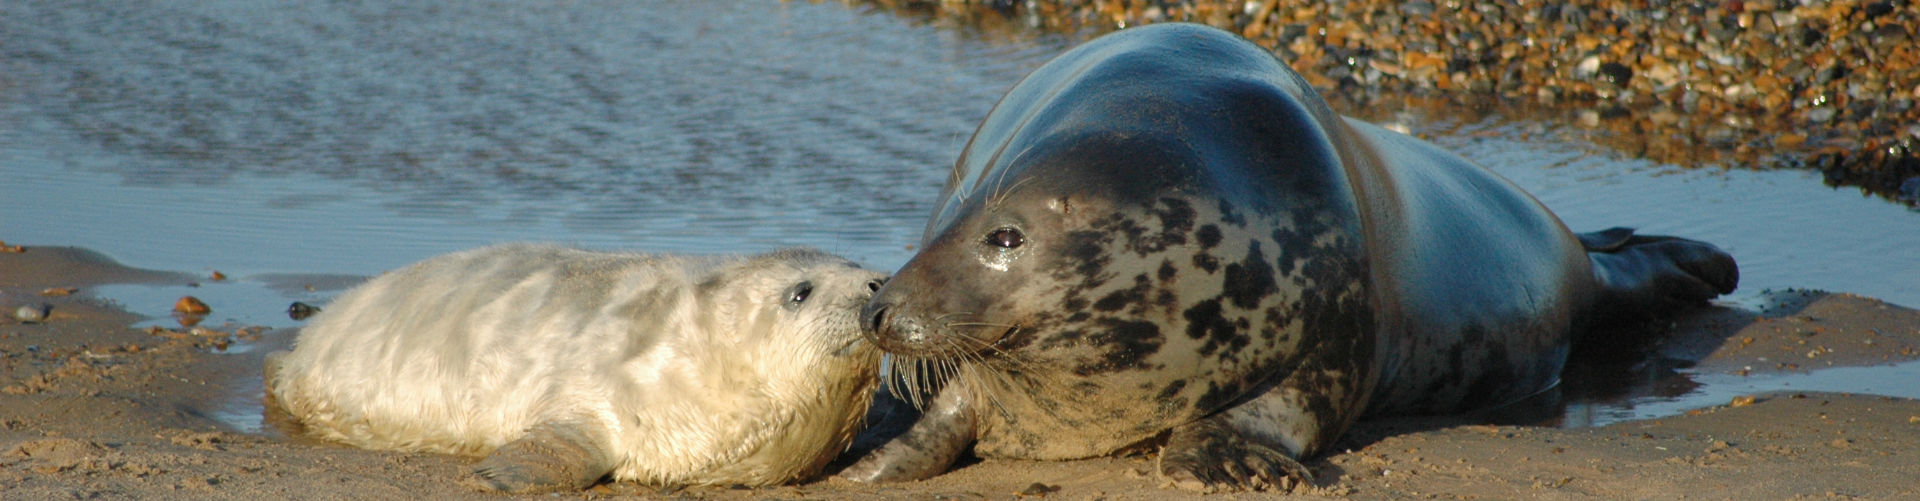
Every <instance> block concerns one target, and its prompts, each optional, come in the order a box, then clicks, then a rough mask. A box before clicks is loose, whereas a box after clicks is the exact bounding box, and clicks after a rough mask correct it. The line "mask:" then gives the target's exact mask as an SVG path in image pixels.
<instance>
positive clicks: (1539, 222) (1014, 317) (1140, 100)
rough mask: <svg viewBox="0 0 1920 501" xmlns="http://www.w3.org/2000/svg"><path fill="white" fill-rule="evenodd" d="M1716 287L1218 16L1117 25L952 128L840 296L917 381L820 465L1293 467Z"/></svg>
mask: <svg viewBox="0 0 1920 501" xmlns="http://www.w3.org/2000/svg"><path fill="white" fill-rule="evenodd" d="M1737 281H1738V268H1737V266H1736V265H1735V263H1734V261H1733V259H1732V257H1731V256H1729V255H1728V254H1726V253H1725V252H1722V251H1720V250H1719V249H1717V248H1715V247H1714V246H1712V245H1710V244H1706V243H1703V242H1697V241H1691V240H1685V239H1679V238H1672V237H1658V236H1641V235H1634V234H1633V232H1632V231H1631V230H1625V229H1614V230H1608V231H1602V232H1595V233H1590V234H1585V235H1576V234H1574V233H1572V232H1571V231H1569V230H1567V228H1566V227H1565V226H1564V225H1563V224H1562V223H1561V222H1560V220H1559V219H1558V218H1557V217H1555V216H1554V215H1553V214H1552V213H1551V212H1549V211H1548V210H1547V209H1546V208H1545V207H1543V206H1542V205H1541V204H1539V203H1538V202H1537V201H1535V200H1534V199H1533V198H1532V197H1531V196H1529V195H1527V194H1526V193H1525V192H1523V191H1521V190H1520V189H1519V188H1517V187H1515V186H1513V185H1512V184H1511V183H1509V182H1507V181H1506V180H1504V179H1502V178H1500V177H1499V176H1497V175H1495V174H1493V173H1491V172H1489V171H1487V170H1485V169H1483V168H1481V167H1479V166H1477V165H1474V164H1472V163H1471V162H1469V161H1467V160H1465V159H1462V158H1460V157H1458V156H1456V155H1453V154H1451V153H1448V152H1446V151H1443V150H1442V149H1440V148H1438V147H1435V146H1433V145H1431V144H1428V143H1426V142H1423V141H1419V140H1417V139H1414V138H1412V137H1408V136H1406V135H1403V134H1399V133H1395V132H1391V131H1388V130H1385V129H1382V128H1380V127H1377V126H1374V125H1371V124H1368V123H1365V122H1362V121H1358V120H1354V119H1350V118H1344V117H1341V116H1338V115H1336V114H1334V113H1333V112H1332V111H1331V110H1330V109H1329V108H1328V107H1327V105H1326V103H1325V102H1324V101H1323V100H1322V99H1321V98H1320V96H1319V95H1317V94H1316V93H1315V92H1314V91H1313V90H1312V89H1311V88H1310V87H1309V86H1308V85H1307V84H1306V83H1305V81H1304V80H1303V79H1302V78H1301V77H1300V76H1299V75H1297V74H1295V73H1294V72H1293V71H1292V70H1291V69H1289V68H1288V67H1287V65H1286V64H1284V63H1282V62H1281V61H1278V60H1276V59H1275V58H1274V57H1273V56H1272V55H1271V54H1270V53H1268V52H1267V51H1266V50H1264V49H1262V48H1260V47H1258V46H1256V45H1254V44H1252V43H1250V42H1247V41H1245V40H1243V39H1241V38H1239V37H1238V36H1235V35H1232V34H1230V33H1227V32H1224V31H1221V30H1218V29H1214V28H1210V27H1205V26H1200V25H1191V24H1159V25H1151V26H1144V27H1138V28H1131V29H1126V30H1122V31H1119V32H1116V33H1113V34H1109V35H1105V36H1103V37H1100V38H1098V39H1095V40H1093V41H1090V42H1088V43H1086V44H1083V45H1081V46H1079V47H1077V48H1074V49H1072V50H1070V51H1068V52H1066V53H1064V54H1062V55H1060V56H1058V57H1057V58H1055V59H1054V60H1052V61H1051V62H1048V63H1047V64H1046V65H1044V66H1042V67H1041V68H1039V69H1037V70H1035V71H1034V72H1033V73H1032V74H1030V75H1029V76H1027V77H1026V78H1025V79H1023V80H1022V81H1021V82H1020V83H1019V84H1017V85H1016V86H1015V87H1014V88H1013V89H1011V90H1009V91H1008V92H1007V94H1006V95H1005V96H1004V97H1003V98H1002V99H1001V100H1000V102H999V103H998V104H996V105H995V106H994V108H993V110H992V111H991V112H989V113H988V115H987V117H986V118H985V119H984V121H983V122H982V123H981V124H980V127H979V129H978V130H977V131H976V132H975V133H974V135H973V137H972V139H971V140H970V141H969V142H968V144H967V146H966V148H965V149H964V151H963V152H962V154H961V156H960V158H959V160H958V161H957V163H956V164H955V166H954V169H953V171H952V175H951V176H950V177H949V179H948V182H947V185H946V188H945V190H944V192H943V193H942V195H941V198H940V199H939V202H938V203H937V204H936V207H935V208H934V211H933V215H932V217H931V218H930V220H929V222H928V223H927V227H926V230H925V232H924V236H923V239H922V241H921V245H920V248H919V250H918V251H917V253H916V254H915V255H914V256H913V257H912V258H911V259H910V260H909V261H908V262H907V263H906V264H905V265H904V266H903V267H902V268H900V270H899V271H898V272H897V273H895V274H894V276H893V277H892V278H891V279H890V281H889V282H887V284H886V286H885V287H883V288H882V289H881V290H880V291H879V292H878V293H877V294H876V295H875V296H874V298H873V300H872V302H871V303H869V304H868V306H867V307H866V309H865V310H864V311H863V313H862V314H863V316H864V318H865V326H866V332H867V334H868V335H869V336H870V337H871V338H872V339H873V341H874V342H875V344H878V345H879V346H880V347H881V348H882V349H884V350H886V351H887V352H889V353H890V354H891V355H892V357H891V358H892V359H893V360H895V364H896V365H895V366H894V372H895V373H896V374H898V375H899V376H901V377H904V378H906V379H907V380H909V382H910V383H913V384H910V385H909V386H911V387H912V388H913V389H914V390H917V391H913V392H910V393H908V396H909V397H922V396H925V397H927V398H930V399H931V401H930V403H928V404H927V407H926V412H925V414H924V415H923V416H922V417H921V418H920V419H919V420H918V421H917V422H916V423H915V424H914V425H913V426H912V427H911V428H910V429H908V430H907V431H906V432H905V433H904V434H902V435H900V436H898V437H896V438H894V439H892V440H891V441H890V442H888V443H886V444H885V445H883V446H882V447H880V448H879V449H878V450H875V451H874V452H872V453H871V454H869V455H867V456H866V457H864V458H862V459H861V460H860V461H859V462H858V463H855V464H854V465H852V466H850V467H849V468H847V469H846V470H844V471H843V472H842V473H841V476H843V477H846V478H850V479H854V480H860V481H892V480H904V479H917V478H925V477H928V476H932V475H935V474H938V473H940V472H942V471H944V470H945V469H946V468H947V467H948V465H949V464H950V463H951V462H952V461H953V459H954V458H955V457H957V456H959V455H960V454H962V453H964V452H966V451H967V450H969V448H970V449H971V451H972V452H974V453H975V454H977V455H979V456H982V457H988V458H994V457H1004V458H1024V459H1040V460H1058V459H1074V458H1085V457H1092V456H1099V455H1104V454H1110V453H1113V452H1115V451H1119V450H1125V449H1129V448H1136V447H1159V450H1160V453H1159V456H1158V458H1159V466H1158V468H1159V471H1160V473H1161V474H1162V475H1164V476H1166V477H1167V478H1169V479H1171V480H1173V481H1175V482H1176V483H1179V484H1181V485H1189V486H1198V487H1202V488H1215V487H1220V488H1264V487H1269V486H1277V485H1285V484H1287V483H1289V482H1294V481H1303V480H1308V479H1310V478H1311V472H1310V471H1309V470H1308V469H1307V468H1305V467H1304V466H1302V465H1301V464H1300V462H1299V460H1300V459H1303V458H1307V457H1311V456H1313V455H1315V454H1319V453H1320V452H1322V451H1324V450H1326V448H1327V447H1328V445H1329V444H1331V443H1332V442H1333V441H1334V440H1335V439H1336V438H1338V437H1339V436H1340V435H1341V434H1342V433H1343V432H1345V430H1347V429H1348V427H1349V426H1350V425H1351V424H1352V423H1353V422H1354V421H1355V420H1356V419H1358V418H1360V417H1361V416H1364V415H1370V414H1405V413H1445V412H1454V411H1460V410H1466V409H1474V408H1480V407H1486V406H1491V405H1496V404H1500V403H1503V402H1509V401H1513V400H1516V399H1520V398H1523V397H1526V396H1528V395H1532V394H1535V393H1537V392H1541V391H1543V390H1546V389H1548V388H1550V387H1552V386H1553V385H1555V384H1556V383H1557V381H1558V378H1559V373H1560V370H1561V369H1562V366H1563V364H1564V363H1565V361H1566V359H1567V355H1568V352H1569V349H1570V346H1571V345H1572V344H1573V343H1574V342H1576V341H1579V339H1578V338H1579V337H1580V334H1581V333H1582V332H1586V331H1587V329H1588V327H1589V326H1590V325H1593V324H1594V323H1596V322H1600V321H1603V320H1605V319H1606V318H1607V317H1613V316H1620V315H1627V314H1633V315H1643V314H1644V315H1655V314H1660V313H1662V312H1664V311H1666V310H1669V309H1671V308H1676V307H1684V306H1689V305H1695V304H1701V303H1704V302H1705V301H1706V300H1708V299H1710V298H1712V297H1714V296H1716V295H1718V294H1721V293H1726V292H1730V291H1731V290H1732V289H1733V287H1734V286H1735V284H1736V283H1737Z"/></svg>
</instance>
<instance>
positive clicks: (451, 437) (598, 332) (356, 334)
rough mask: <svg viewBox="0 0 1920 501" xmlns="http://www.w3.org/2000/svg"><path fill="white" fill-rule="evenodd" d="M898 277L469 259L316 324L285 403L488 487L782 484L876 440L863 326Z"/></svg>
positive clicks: (363, 440) (271, 384) (360, 441)
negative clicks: (464, 467) (461, 463)
mask: <svg viewBox="0 0 1920 501" xmlns="http://www.w3.org/2000/svg"><path fill="white" fill-rule="evenodd" d="M883 276H884V275H882V274H881V273H877V272H873V271H868V270H862V269H860V268H859V267H857V266H856V265H855V264H853V263H852V262H849V261H847V260H846V259H843V258H840V257H836V256H833V255H830V254H826V253H823V252H819V251H815V250H808V249H788V250H781V251H776V252H771V253H767V254H762V255H758V256H750V257H734V256H705V257H696V256H675V255H661V254H638V253H615V252H593V251H585V250H578V249H571V248H565V247H558V246H552V245H540V244H507V245H498V246H492V247H487V248H482V249H477V250H471V251H466V252H459V253H453V254H448V255H444V256H439V257H434V258H431V259H427V260H425V261H422V262H420V263H417V264H414V265H412V266H409V267H406V268H403V269H400V270H397V271H393V272H389V273H386V274H383V275H381V276H379V277H377V278H375V279H373V280H371V281H369V282H367V283H365V284H363V285H360V286H358V287H355V288H354V289H352V290H350V291H348V292H346V293H344V294H342V295H341V296H340V297H339V298H338V299H337V300H335V301H333V302H332V304H330V305H328V306H327V308H326V309H325V310H324V311H321V312H319V313H317V314H315V315H314V317H313V319H312V321H311V323H310V324H309V325H307V326H306V327H305V328H304V329H302V331H301V333H300V334H299V337H298V338H297V339H296V341H295V344H294V347H293V349H292V351H291V352H282V353H279V354H276V355H274V356H271V357H270V359H269V362H268V365H267V367H266V369H265V372H266V380H267V391H268V393H269V395H270V396H271V398H272V400H273V402H274V403H275V404H277V405H279V406H281V407H283V408H284V409H286V411H287V412H288V414H289V415H290V416H292V417H294V418H295V419H297V420H298V421H299V422H300V423H301V424H302V425H303V426H304V427H305V429H306V432H307V433H310V434H312V435H315V436H318V437H322V438H326V439H331V440H336V441H341V442H345V443H348V444H351V445H354V446H358V447H363V448H371V449H391V450H406V451H431V452H440V453H448V454H461V455H476V456H485V458H484V459H482V460H481V461H480V462H479V463H478V465H477V466H476V467H475V475H474V476H473V477H471V478H469V479H468V481H469V483H471V484H474V485H476V486H478V487H482V488H488V489H497V490H504V491H514V492H529V491H543V490H557V489H578V488H582V487H585V486H588V485H591V484H593V483H594V482H597V481H599V480H600V479H601V478H603V477H608V476H610V477H612V478H613V479H614V480H631V481H639V482H645V483H651V484H665V485H686V484H720V485H732V484H747V485H767V484H777V483H782V482H787V481H792V480H796V479H802V478H805V477H807V476H809V475H812V474H814V473H816V472H817V471H818V470H819V469H820V468H822V467H823V466H825V465H826V464H827V462H828V461H831V460H832V458H833V457H834V456H835V455H836V454H838V453H840V452H841V451H842V450H844V449H845V447H846V446H847V444H848V443H849V441H850V440H851V439H852V436H853V434H854V433H855V432H856V431H857V430H858V428H859V426H860V421H861V416H862V414H863V413H864V412H865V411H866V410H867V405H868V401H869V399H870V398H871V396H872V394H873V388H874V384H875V382H876V381H877V377H876V372H877V371H878V370H879V369H878V366H879V363H880V352H879V350H878V349H876V348H875V347H874V346H873V345H872V344H871V343H869V342H867V341H866V340H864V339H863V338H862V337H861V334H860V329H859V320H858V312H859V310H860V308H861V306H862V305H864V304H865V303H866V301H867V299H868V298H869V297H871V296H872V294H873V292H874V290H876V289H878V288H879V287H880V283H881V281H882V278H883Z"/></svg>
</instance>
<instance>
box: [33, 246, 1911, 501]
mask: <svg viewBox="0 0 1920 501" xmlns="http://www.w3.org/2000/svg"><path fill="white" fill-rule="evenodd" d="M21 250H22V251H23V252H19V253H0V293H3V294H4V296H0V298H4V303H5V304H6V305H7V309H8V311H9V312H12V311H13V310H14V309H15V308H16V306H17V305H21V304H29V305H30V304H46V305H50V306H51V309H50V310H48V314H47V315H46V316H45V318H44V320H43V321H42V322H38V323H24V322H20V321H18V320H16V319H15V318H14V316H13V315H9V316H8V317H7V318H6V319H5V320H4V321H0V490H4V491H5V492H7V493H8V496H7V497H8V498H10V499H153V498H195V499H258V498H262V497H271V498H291V499H396V498H412V499H454V498H472V497H477V496H480V495H481V494H480V493H476V492H473V491H469V490H466V489H465V488H463V487H461V486H460V485H459V484H458V483H457V481H456V479H457V478H458V476H459V475H460V474H461V473H463V472H464V471H465V468H466V465H467V464H469V463H471V462H472V461H473V459H472V458H462V457H452V456H443V455H435V454H407V453H394V452H376V451H364V450H357V449H352V448H347V447H343V446H339V445H334V444H328V443H320V442H316V441H313V440H310V439H305V438H301V437H299V436H297V434H296V435H295V436H288V435H287V432H286V430H287V429H288V427H287V426H286V425H284V424H278V422H277V421H276V420H275V419H274V418H273V417H272V416H268V419H267V421H268V424H269V426H267V427H266V429H264V430H263V431H260V432H254V433H250V432H243V431H240V430H236V429H234V428H233V427H232V426H231V425H229V424H227V423H228V422H230V420H222V419H219V416H218V413H219V412H221V409H223V408H226V407H230V405H227V404H226V403H223V402H222V399H231V398H253V399H257V398H259V396H258V395H259V393H258V384H259V383H258V378H259V371H260V360H261V358H260V357H261V353H264V352H266V351H268V349H271V348H273V347H274V346H275V345H276V344H277V343H284V342H285V340H286V339H290V338H291V336H292V332H288V331H263V330H262V329H255V328H247V327H246V326H203V327H202V328H201V329H200V330H192V329H184V328H175V329H167V328H147V329H135V328H130V327H128V325H130V324H132V323H135V322H136V321H137V320H139V319H138V318H137V317H136V316H134V315H132V314H129V313H126V312H124V311H123V310H121V309H120V308H118V307H117V306H116V305H113V304H109V303H108V302H106V301H103V300H101V299H98V298H95V297H93V296H91V295H90V294H89V292H88V291H89V289H90V288H92V287H95V286H99V285H103V284H112V283H183V282H192V281H196V280H206V279H207V278H206V277H200V276H197V275H190V274H186V273H176V272H165V271H152V270H138V269H131V268H127V267H124V266H121V265H119V264H117V263H115V262H113V261H112V260H110V259H107V258H106V257H104V256H101V255H99V254H97V253H93V252H91V251H88V250H85V249H79V248H71V247H43V246H37V245H26V246H23V247H22V249H21ZM66 288H72V289H73V292H71V293H70V294H67V295H59V294H60V293H62V292H65V291H64V290H63V289H66ZM48 289H54V290H53V291H48ZM49 292H50V293H51V294H54V295H47V294H48V293H49ZM1767 297H1768V298H1769V300H1770V301H1771V304H1768V305H1766V306H1764V307H1762V308H1760V309H1759V310H1758V311H1753V310H1744V309H1737V308H1730V307H1724V306H1716V307H1713V308H1709V309H1705V310H1702V311H1698V312H1695V313H1692V314H1689V315H1688V316H1686V317H1683V318H1681V319H1679V320H1678V321H1677V322H1675V323H1674V324H1673V325H1672V326H1671V327H1670V328H1669V329H1668V332H1665V333H1664V337H1665V339H1667V341H1666V342H1663V343H1662V344H1660V345H1658V346H1654V347H1651V348H1650V349H1651V350H1653V351H1655V352H1658V353H1662V354H1663V355H1665V356H1668V357H1686V358H1688V359H1692V360H1698V365H1696V366H1695V368H1696V370H1699V371H1701V372H1723V373H1736V372H1737V373H1744V374H1752V375H1756V376H1757V375H1762V374H1767V373H1773V372H1779V371H1805V370H1825V369H1827V368H1829V367H1843V366H1859V365H1873V364H1887V363H1893V362H1900V361H1906V360H1911V359H1914V358H1916V347H1920V311H1915V310H1912V309H1908V308H1904V307H1900V306H1895V305H1890V304H1886V303H1882V302H1880V301H1877V300H1874V299H1871V298H1865V297H1858V296H1853V295H1849V294H1840V293H1819V292H1804V291H1800V292H1774V293H1771V294H1769V295H1768V296H1767ZM213 307H214V308H216V309H217V308H219V305H213ZM1601 357H1602V358H1607V357H1612V358H1615V359H1617V358H1619V356H1618V355H1604V356H1601ZM1602 363H1608V364H1612V363H1631V361H1630V360H1609V361H1605V362H1602ZM1590 372H1593V373H1595V374H1601V376H1599V377H1605V376H1604V374H1605V373H1606V372H1605V371H1590ZM1573 377H1576V376H1575V375H1571V374H1570V375H1569V378H1573ZM1589 377H1593V376H1589ZM1746 397H1751V398H1750V399H1749V398H1746ZM1500 422H1502V419H1501V418H1498V417H1472V416H1465V417H1462V416H1455V417H1449V418H1421V419H1395V420H1389V421H1372V422H1367V423H1364V424H1363V425H1362V426H1360V427H1359V428H1358V429H1356V430H1354V431H1352V432H1350V433H1349V434H1348V436H1347V437H1346V439H1345V440H1344V443H1343V444H1342V445H1341V446H1340V447H1339V448H1338V452H1336V453H1333V454H1329V455H1327V456H1325V457H1321V458H1315V459H1313V460H1310V461H1308V463H1307V464H1308V465H1309V466H1310V467H1311V468H1313V470H1314V471H1315V473H1316V475H1317V476H1318V479H1317V481H1316V483H1315V484H1314V485H1311V486H1304V487H1301V488H1297V489H1295V490H1293V491H1292V492H1289V493H1273V492H1258V493H1217V494H1210V495H1209V494H1203V493H1195V492H1189V491H1181V490H1178V489H1176V488H1173V487H1170V486H1165V485H1162V483H1161V482H1160V481H1159V480H1158V479H1156V478H1155V477H1154V475H1153V474H1152V471H1153V458H1152V457H1151V455H1143V456H1137V457H1113V458H1097V459H1090V460H1083V461H1071V462H1045V463H1042V462H1022V461H1002V460H986V461H971V462H969V463H968V464H965V465H963V466H962V467H960V468H958V469H957V470H955V471H953V472H951V473H949V474H947V475H943V476H940V477H937V478H935V479H932V480H928V481H923V482H913V483H905V484H896V485H861V484H854V483H850V482H846V481H842V480H838V479H830V478H829V479H820V480H815V481H812V482H809V483H805V484H802V485H795V486H787V487H780V488H774V489H757V490H749V489H729V488H719V487H695V488H686V489H661V488H658V487H650V486H643V485H635V484H627V483H615V484H601V485H599V486H596V487H594V488H592V489H590V490H587V491H583V492H579V493H568V494H561V495H558V496H553V497H559V498H574V497H579V498H610V497H628V496H632V497H641V498H662V499H896V498H915V499H1015V498H1042V497H1044V498H1052V499H1071V500H1088V499H1116V500H1118V499H1169V498H1199V497H1206V498H1208V499H1270V498H1299V499H1316V498H1345V499H1519V498H1529V499H1803V498H1807V499H1828V498H1839V499H1903V498H1912V497H1914V496H1920V485H1917V484H1915V483H1914V482H1912V479H1914V478H1920V458H1917V457H1916V455H1920V433H1916V432H1920V401H1914V400H1908V399H1898V398H1889V397H1881V396H1873V395H1847V394H1831V393H1794V392H1782V393H1766V394H1758V395H1747V396H1743V397H1739V398H1735V399H1731V400H1730V401H1729V402H1727V403H1726V404H1724V405H1720V406H1715V407H1710V408H1705V409H1698V410H1693V411H1688V412H1686V413H1684V414H1683V415H1680V416H1674V417H1669V418H1661V419H1653V420H1642V421H1627V422H1620V423H1614V424H1610V425H1607V426H1601V427H1593V428H1574V429H1568V428H1553V427H1538V426H1522V425H1511V424H1494V423H1500ZM542 497H543V498H549V499H550V498H552V497H545V496H542Z"/></svg>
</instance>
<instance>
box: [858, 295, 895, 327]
mask: <svg viewBox="0 0 1920 501" xmlns="http://www.w3.org/2000/svg"><path fill="white" fill-rule="evenodd" d="M876 290H877V289H876ZM888 306H891V305H889V304H886V303H881V302H870V303H867V305H866V306H864V307H861V308H860V318H863V319H866V320H865V321H863V322H861V323H860V327H861V330H865V331H867V336H868V337H879V336H880V328H881V326H882V325H884V324H885V323H886V316H887V307H888Z"/></svg>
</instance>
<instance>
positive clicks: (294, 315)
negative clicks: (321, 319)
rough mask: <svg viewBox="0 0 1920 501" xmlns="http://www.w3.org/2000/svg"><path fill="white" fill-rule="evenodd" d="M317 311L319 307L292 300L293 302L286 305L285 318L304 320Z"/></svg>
mask: <svg viewBox="0 0 1920 501" xmlns="http://www.w3.org/2000/svg"><path fill="white" fill-rule="evenodd" d="M319 312H320V307H318V306H314V305H310V304H307V303H302V302H299V301H294V302H293V304H290V305H287V318H291V319H294V320H306V319H307V317H311V316H313V314H315V313H319Z"/></svg>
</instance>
